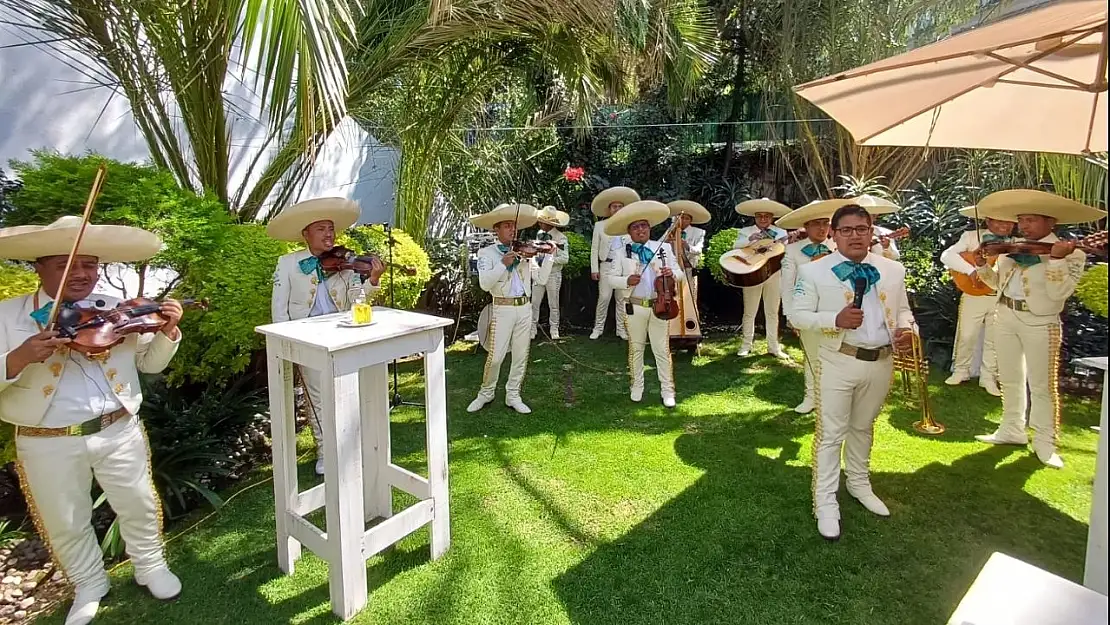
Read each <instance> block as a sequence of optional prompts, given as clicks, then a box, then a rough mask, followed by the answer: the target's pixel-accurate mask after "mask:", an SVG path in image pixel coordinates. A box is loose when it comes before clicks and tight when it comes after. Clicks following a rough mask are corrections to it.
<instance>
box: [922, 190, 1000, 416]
mask: <svg viewBox="0 0 1110 625" xmlns="http://www.w3.org/2000/svg"><path fill="white" fill-rule="evenodd" d="M960 214H961V215H963V216H965V217H969V218H971V219H975V218H976V214H977V213H976V209H975V207H974V206H969V207H967V208H964V209H961V210H960ZM980 217H981V216H980ZM983 219H984V220H985V222H986V226H987V227H986V229H980V228H976V229H975V230H968V231H967V232H964V233H963V234H961V235H960V238H959V239H958V240H957V241H956V243H955V244H953V245H952V246H950V247H949V248H948V249H946V250H944V252H942V253H941V255H940V262H941V263H943V264H944V266H945V267H948V269H949V271H951V272H952V274H953V275H956V274H960V275H963V276H967V277H968V280H969V281H974V282H978V283H979V284H980V285H982V286H983V289H982V291H981V292H977V293H967V292H965V293H963V294H961V295H960V308H959V313H958V315H957V319H956V340H955V341H953V344H952V375H951V376H949V377H948V379H947V380H945V381H944V383H945V384H948V385H951V386H956V385H958V384H963V383H964V382H965V381H967V380H969V379H970V378H971V369H972V364H973V363H972V357H973V356H974V355H975V346H976V345H977V344H978V343H979V337H980V336H982V337H983V356H982V359H981V361H980V366H979V386H981V387H983V388H984V389H986V391H987V392H988V393H990V394H991V395H994V396H995V397H998V396H1000V395H1001V394H1002V392H1001V391H1000V390H998V359H997V358H996V357H995V350H994V316H995V315H994V307H995V304H996V303H997V302H998V294H997V293H995V292H994V289H991V288H990V287H988V286H985V285H983V284H982V281H980V280H979V278H978V275H979V274H978V271H977V269H976V267H975V265H974V264H972V262H968V260H967V258H965V256H970V257H971V258H972V260H974V253H975V251H976V250H978V249H979V245H980V244H981V243H991V242H1002V243H1006V242H1009V241H1010V240H1012V239H1013V233H1014V225H1015V224H1014V222H1012V221H1005V220H1003V219H991V218H990V217H984V218H983ZM995 258H996V257H991V258H990V259H989V261H990V262H992V263H993V262H994V260H995Z"/></svg>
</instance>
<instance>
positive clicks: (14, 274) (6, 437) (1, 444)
mask: <svg viewBox="0 0 1110 625" xmlns="http://www.w3.org/2000/svg"><path fill="white" fill-rule="evenodd" d="M38 285H39V279H38V276H36V275H35V273H34V272H33V271H31V270H29V269H27V268H25V267H23V266H21V265H17V264H15V263H9V262H5V261H0V301H3V300H6V299H11V298H13V297H19V296H20V295H26V294H28V293H32V292H34V290H35V289H36V288H37V287H38ZM13 434H14V428H12V426H11V425H9V424H7V423H0V465H5V464H7V463H9V462H11V461H12V460H14V459H15V439H14V438H13V436H12V435H13Z"/></svg>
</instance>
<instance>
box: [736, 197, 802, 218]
mask: <svg viewBox="0 0 1110 625" xmlns="http://www.w3.org/2000/svg"><path fill="white" fill-rule="evenodd" d="M736 212H738V213H740V214H741V215H747V216H749V217H755V214H756V213H771V214H772V215H774V216H775V217H782V216H783V215H786V214H787V213H789V212H790V207H789V206H787V205H785V204H780V203H778V202H776V201H774V200H768V199H767V198H760V199H758V200H748V201H746V202H740V203H739V204H737V205H736Z"/></svg>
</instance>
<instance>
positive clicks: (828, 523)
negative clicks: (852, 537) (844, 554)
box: [817, 511, 840, 540]
mask: <svg viewBox="0 0 1110 625" xmlns="http://www.w3.org/2000/svg"><path fill="white" fill-rule="evenodd" d="M817 533H818V534H820V535H821V537H822V538H824V539H825V540H840V513H839V512H831V511H830V512H825V511H819V512H818V513H817Z"/></svg>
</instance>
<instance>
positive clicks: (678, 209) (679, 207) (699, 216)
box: [667, 200, 713, 224]
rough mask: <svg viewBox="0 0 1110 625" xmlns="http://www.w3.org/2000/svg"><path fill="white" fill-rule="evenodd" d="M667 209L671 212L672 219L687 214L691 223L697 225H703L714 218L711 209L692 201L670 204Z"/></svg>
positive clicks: (679, 201)
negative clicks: (710, 212)
mask: <svg viewBox="0 0 1110 625" xmlns="http://www.w3.org/2000/svg"><path fill="white" fill-rule="evenodd" d="M667 208H669V209H670V211H671V217H677V216H678V215H680V214H682V213H686V214H687V215H689V216H690V217H691V219H690V222H691V223H695V224H703V223H706V222H708V221H709V220H710V219H712V218H713V216H712V215H710V214H709V209H707V208H705V207H704V206H702V205H701V204H698V203H697V202H693V201H691V200H675V201H673V202H670V203H668V204H667Z"/></svg>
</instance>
